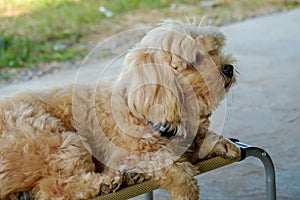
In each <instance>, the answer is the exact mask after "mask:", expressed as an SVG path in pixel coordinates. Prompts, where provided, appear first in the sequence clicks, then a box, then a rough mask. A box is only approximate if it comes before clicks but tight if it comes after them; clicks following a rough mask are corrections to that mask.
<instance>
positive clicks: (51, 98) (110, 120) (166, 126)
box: [0, 21, 240, 199]
mask: <svg viewBox="0 0 300 200" xmlns="http://www.w3.org/2000/svg"><path fill="white" fill-rule="evenodd" d="M223 45H224V36H223V34H222V33H220V32H219V30H218V29H216V28H215V27H211V26H203V27H199V26H196V25H194V24H192V23H188V24H184V23H181V22H175V21H166V22H165V23H163V24H162V25H161V26H159V27H157V28H154V29H152V30H151V31H149V32H148V33H147V34H146V35H145V37H144V38H143V39H142V40H141V42H140V43H138V44H137V45H136V46H135V47H134V48H133V49H132V50H131V51H130V52H129V53H128V54H127V56H126V58H125V62H124V69H123V71H122V73H121V74H120V76H118V77H113V78H109V79H106V80H102V81H101V82H100V83H99V85H98V86H97V88H92V87H89V86H83V85H78V84H73V85H67V86H64V87H61V88H56V89H52V90H49V91H43V92H28V91H27V92H23V93H21V94H18V95H15V96H14V97H11V98H6V99H3V100H2V101H1V103H0V109H1V110H0V144H1V146H0V185H1V187H0V199H14V198H17V195H18V193H19V192H22V191H29V190H31V191H32V193H33V195H34V197H35V198H36V199H88V198H90V197H93V196H95V195H97V194H99V192H100V188H102V192H103V193H106V192H110V191H115V190H117V189H118V187H119V186H120V184H121V182H122V180H123V173H124V172H126V173H132V174H135V173H140V174H141V176H146V177H151V178H152V179H157V180H159V181H160V184H161V187H162V188H164V189H166V190H167V191H168V192H169V193H170V194H171V195H172V197H173V199H199V193H200V192H199V188H198V186H197V181H196V180H195V179H194V178H193V176H194V175H195V174H197V173H198V170H197V168H196V167H195V166H194V165H193V164H192V163H194V162H196V161H197V160H199V158H203V157H208V156H212V155H214V154H216V155H221V156H224V157H231V156H236V155H238V154H239V153H240V152H239V148H238V147H236V146H235V145H234V144H233V143H231V142H230V141H229V140H227V139H224V138H223V137H222V136H218V135H216V134H214V133H212V132H210V131H208V127H209V117H210V115H211V114H212V112H213V110H214V109H215V108H216V107H217V106H218V104H219V102H220V101H221V100H222V99H223V98H224V97H225V94H226V92H227V91H228V89H229V88H230V86H231V85H232V84H233V83H234V82H235V69H234V68H233V64H234V60H233V59H232V58H231V57H230V56H229V55H226V54H224V53H223V52H222V47H223ZM103 186H105V187H103Z"/></svg>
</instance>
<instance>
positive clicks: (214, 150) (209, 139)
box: [194, 130, 241, 159]
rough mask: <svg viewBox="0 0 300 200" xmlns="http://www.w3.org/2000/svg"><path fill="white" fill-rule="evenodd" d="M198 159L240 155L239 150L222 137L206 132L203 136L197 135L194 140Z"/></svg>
mask: <svg viewBox="0 0 300 200" xmlns="http://www.w3.org/2000/svg"><path fill="white" fill-rule="evenodd" d="M194 142H196V146H198V149H197V150H196V152H198V159H205V158H210V157H214V156H221V157H224V158H233V157H236V156H238V155H240V153H241V151H240V148H239V147H238V146H237V145H236V144H234V143H233V142H232V141H230V140H229V139H227V138H225V137H224V136H222V135H219V134H217V133H214V132H212V131H209V130H206V133H205V134H198V135H197V138H196V140H195V141H194Z"/></svg>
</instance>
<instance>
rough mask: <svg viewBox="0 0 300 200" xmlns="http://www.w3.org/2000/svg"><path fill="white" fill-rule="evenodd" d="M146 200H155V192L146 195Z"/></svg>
mask: <svg viewBox="0 0 300 200" xmlns="http://www.w3.org/2000/svg"><path fill="white" fill-rule="evenodd" d="M144 199H145V200H153V191H151V192H148V193H146V194H145V195H144Z"/></svg>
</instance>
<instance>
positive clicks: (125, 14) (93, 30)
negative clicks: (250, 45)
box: [0, 0, 299, 71]
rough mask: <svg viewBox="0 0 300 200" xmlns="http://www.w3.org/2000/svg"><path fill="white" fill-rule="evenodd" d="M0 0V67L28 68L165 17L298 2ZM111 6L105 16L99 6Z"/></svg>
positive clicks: (219, 14)
mask: <svg viewBox="0 0 300 200" xmlns="http://www.w3.org/2000/svg"><path fill="white" fill-rule="evenodd" d="M200 2H201V1H199V0H192V1H189V0H159V1H154V0H143V1H139V0H130V1H129V0H128V1H127V0H110V1H109V0H0V71H1V69H4V68H20V67H22V68H24V67H25V68H32V69H34V68H35V67H36V64H37V63H49V62H51V61H57V62H64V61H76V60H81V59H82V58H83V57H84V56H85V55H86V54H87V52H88V51H89V50H90V49H91V46H90V45H88V44H89V43H91V42H92V41H91V40H93V39H92V38H95V37H97V38H98V39H99V37H100V38H101V37H102V38H105V37H107V36H110V35H111V34H113V33H116V32H119V31H122V30H125V29H126V28H130V27H131V28H132V27H134V25H135V24H138V23H144V24H148V23H149V24H153V23H157V22H159V20H160V19H163V18H166V17H173V18H180V19H184V16H185V15H187V16H192V17H193V16H197V17H198V16H203V15H206V16H207V18H208V19H213V20H214V22H215V24H216V25H222V24H227V23H231V22H234V21H242V20H245V19H247V18H249V17H256V16H258V15H265V14H268V13H270V12H278V11H284V10H288V9H291V8H294V7H297V6H298V4H299V2H298V1H295V0H264V1H261V0H219V1H218V2H219V3H218V4H216V5H215V6H212V7H204V6H203V5H201V3H200ZM100 6H104V7H105V8H107V9H108V10H110V11H112V13H113V16H112V17H107V16H106V15H105V14H103V13H102V12H100V11H99V7H100Z"/></svg>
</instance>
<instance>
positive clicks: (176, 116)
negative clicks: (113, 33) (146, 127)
mask: <svg viewBox="0 0 300 200" xmlns="http://www.w3.org/2000/svg"><path fill="white" fill-rule="evenodd" d="M157 51H159V50H157ZM157 51H155V50H153V51H145V50H133V51H131V52H130V53H128V54H127V56H126V58H125V69H124V70H123V72H122V74H121V76H120V77H121V78H123V79H124V80H125V84H126V86H125V96H126V99H127V103H128V107H129V110H130V112H131V113H132V114H133V115H134V116H135V117H137V118H140V119H145V120H148V121H149V122H154V123H162V124H169V125H172V124H174V125H175V124H176V123H180V120H181V118H182V110H181V109H182V106H181V103H182V100H183V97H182V95H183V94H182V92H181V90H180V86H179V84H178V82H177V79H176V74H175V73H176V72H175V70H174V69H173V68H172V67H170V66H169V65H170V63H169V60H168V59H167V58H166V57H165V58H164V56H167V54H165V53H164V52H157ZM158 54H160V56H159V58H158Z"/></svg>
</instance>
